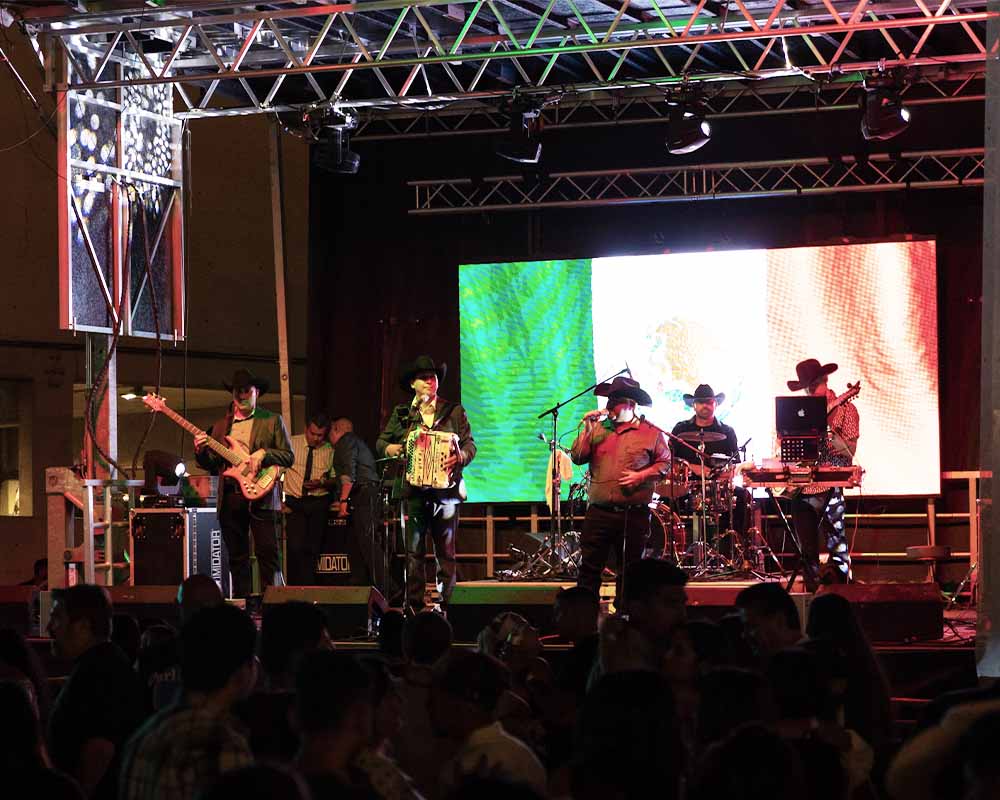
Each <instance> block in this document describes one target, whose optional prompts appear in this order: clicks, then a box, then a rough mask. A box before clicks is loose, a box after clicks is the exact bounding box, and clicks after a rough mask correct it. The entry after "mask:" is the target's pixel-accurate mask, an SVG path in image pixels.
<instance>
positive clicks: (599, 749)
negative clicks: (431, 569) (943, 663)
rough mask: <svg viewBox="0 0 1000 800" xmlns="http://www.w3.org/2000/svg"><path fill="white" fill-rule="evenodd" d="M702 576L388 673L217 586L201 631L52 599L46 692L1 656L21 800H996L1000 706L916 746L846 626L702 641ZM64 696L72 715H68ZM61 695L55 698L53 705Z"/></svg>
mask: <svg viewBox="0 0 1000 800" xmlns="http://www.w3.org/2000/svg"><path fill="white" fill-rule="evenodd" d="M685 583H686V575H685V574H684V573H683V572H682V571H681V570H679V569H677V568H676V567H674V566H672V565H670V564H668V563H666V562H661V561H655V560H647V561H641V562H639V563H636V564H634V565H632V566H631V567H629V569H628V570H627V572H626V575H625V581H624V584H625V586H627V597H628V601H627V605H626V607H624V608H622V609H619V613H618V614H617V615H616V616H607V617H604V618H603V619H602V614H601V608H600V605H599V603H598V599H597V598H596V597H595V596H594V595H593V594H591V593H590V592H588V591H586V590H583V589H580V588H572V589H564V590H563V591H561V592H560V593H559V594H558V596H557V598H556V600H555V604H554V607H553V610H552V612H553V613H552V630H551V631H543V632H544V633H546V634H547V635H545V636H542V635H540V633H543V632H540V631H539V630H537V629H536V628H535V627H533V626H532V625H531V624H530V623H529V622H528V620H526V619H525V618H523V617H521V616H520V615H518V614H516V613H513V612H507V613H504V614H501V615H499V616H498V617H496V619H494V620H493V622H492V623H491V624H490V625H488V626H487V627H486V628H485V629H484V630H483V631H482V632H481V634H480V635H479V637H478V640H477V642H476V643H474V644H471V643H470V644H460V643H456V642H453V637H452V629H451V626H450V624H449V622H448V620H447V619H446V618H445V617H444V616H442V615H441V614H439V613H436V612H433V611H425V612H422V613H419V614H416V615H415V616H410V617H406V618H404V617H403V616H402V614H400V613H399V612H396V611H389V612H386V613H385V614H384V615H383V616H382V618H381V620H380V626H379V641H378V648H377V652H375V651H373V649H372V648H371V647H368V648H363V649H360V650H359V649H357V648H353V647H349V646H343V647H340V648H338V647H335V646H334V643H333V642H332V641H331V638H330V635H329V631H328V626H327V619H326V617H325V616H324V613H323V611H322V610H321V609H320V608H319V607H317V606H314V605H311V604H307V603H301V602H288V603H284V604H280V605H270V606H266V607H265V608H264V611H263V614H262V616H261V618H260V620H259V626H258V625H257V624H255V621H254V620H253V619H252V618H251V617H250V616H249V615H247V614H246V613H245V612H244V611H243V610H241V609H240V608H237V607H236V606H233V605H230V604H227V603H225V602H224V601H223V598H222V596H221V594H220V592H219V590H218V588H217V587H216V585H215V584H214V583H213V582H212V581H211V580H209V579H207V578H204V577H200V576H196V577H192V578H190V579H188V581H185V583H184V584H183V585H182V586H181V588H180V591H179V594H178V603H179V606H180V608H179V617H180V620H181V624H180V626H179V629H178V628H175V627H173V626H171V625H169V624H167V623H165V622H163V621H161V620H136V619H134V618H132V617H129V616H127V615H124V614H121V613H115V611H114V609H113V608H112V605H111V601H110V599H109V596H108V594H107V593H106V592H105V591H104V590H103V589H102V588H100V587H97V586H90V585H78V586H74V587H72V588H69V589H62V590H56V591H55V592H54V595H53V605H52V610H51V615H50V621H49V624H48V633H49V635H50V636H51V641H52V649H53V655H54V657H55V658H57V659H59V662H54V663H63V664H67V665H69V675H68V677H67V678H65V680H63V681H55V680H52V681H50V680H49V679H48V678H47V677H46V675H45V674H44V671H43V669H42V667H41V662H40V660H39V658H38V657H37V655H36V653H35V651H34V650H32V648H31V647H29V646H28V645H27V644H26V642H25V640H24V639H23V638H22V637H20V636H19V635H18V634H16V633H14V632H12V631H10V630H0V720H2V722H0V763H2V764H3V766H4V770H5V773H6V775H7V779H6V780H5V784H4V785H5V788H6V789H7V790H8V791H5V792H4V796H5V797H10V798H20V797H31V798H38V797H43V798H56V800H60V799H61V798H101V799H103V798H120V800H152V799H153V798H157V800H188V799H192V800H193V798H204V799H205V800H230V798H232V799H233V800H256V798H288V799H289V800H300V799H301V800H306V799H307V798H313V799H314V800H325V799H326V798H331V800H332V799H334V798H345V799H347V798H370V799H371V800H418V798H427V799H428V800H438V799H439V798H440V799H441V800H445V799H447V800H452V799H454V800H465V799H466V798H468V799H469V800H493V798H501V797H502V798H504V800H520V799H521V798H524V800H529V799H535V798H572V799H573V800H618V799H619V798H620V799H621V800H627V799H630V798H640V797H642V798H646V797H649V798H662V800H675V799H677V800H681V799H685V800H686V799H688V798H689V799H690V800H716V799H718V800H723V799H724V800H756V798H760V799H761V800H764V799H765V798H766V800H786V798H787V800H792V799H793V798H794V800H803V799H811V798H815V799H816V800H867V799H868V798H882V797H886V798H892V800H914V799H915V798H917V799H919V798H956V800H980V799H981V798H992V797H1000V759H997V758H996V757H995V754H994V750H993V747H994V746H995V742H996V741H997V737H1000V691H997V690H996V689H994V688H993V687H986V688H982V689H977V690H972V691H966V692H962V693H956V694H955V695H951V696H945V697H942V698H939V699H938V700H937V701H935V702H934V703H932V704H931V705H929V706H928V707H927V709H926V713H925V716H924V719H923V720H922V721H921V722H920V723H919V725H918V727H917V730H916V731H915V732H913V731H909V732H908V733H909V734H910V735H909V736H908V737H901V736H900V728H899V726H898V725H895V724H894V720H893V718H892V707H891V705H890V695H889V689H888V685H887V682H886V679H885V676H884V674H883V671H882V669H881V667H880V664H879V661H878V658H877V655H876V653H875V652H874V650H873V649H872V647H871V646H870V644H869V642H868V641H867V639H866V638H865V635H864V633H863V631H862V630H861V628H860V626H859V624H858V622H857V619H856V618H855V616H854V612H853V610H852V608H851V606H850V605H849V604H848V603H847V601H846V600H844V599H843V598H842V597H841V596H839V595H836V594H832V593H831V594H820V595H818V596H816V597H815V598H814V599H813V601H812V604H811V606H810V608H809V613H808V619H807V620H802V619H800V617H799V613H798V611H797V608H796V605H795V603H794V602H793V600H792V598H791V597H790V596H789V595H788V594H786V593H785V592H784V591H783V590H782V589H781V587H780V586H778V585H776V584H768V583H760V584H757V585H754V586H751V587H749V588H747V589H745V590H743V591H742V592H741V593H740V594H739V596H738V598H737V603H736V605H737V613H733V614H730V615H728V616H727V617H725V618H724V619H722V620H721V621H719V622H707V621H701V620H688V618H687V614H686V594H685ZM50 687H52V689H53V691H50ZM56 690H57V691H56Z"/></svg>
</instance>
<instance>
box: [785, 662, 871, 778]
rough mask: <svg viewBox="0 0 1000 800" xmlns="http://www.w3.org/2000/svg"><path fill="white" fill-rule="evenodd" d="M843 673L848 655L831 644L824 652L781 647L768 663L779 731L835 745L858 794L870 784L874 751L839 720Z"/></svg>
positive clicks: (786, 737) (835, 749)
mask: <svg viewBox="0 0 1000 800" xmlns="http://www.w3.org/2000/svg"><path fill="white" fill-rule="evenodd" d="M844 674H846V665H845V663H844V658H843V656H842V655H841V654H840V653H838V652H837V651H836V650H835V649H833V648H832V647H828V646H827V647H824V648H823V650H822V652H821V653H820V652H818V651H817V650H809V649H806V647H805V646H802V647H792V648H788V649H786V650H781V651H779V652H777V653H775V654H774V655H773V656H772V657H771V659H770V660H769V661H768V665H767V678H768V682H769V683H770V685H771V694H772V696H773V697H774V701H775V708H776V711H777V722H776V723H775V726H774V727H775V730H777V732H778V733H779V734H780V735H781V736H782V737H784V738H785V739H788V740H792V741H797V740H799V739H802V738H804V737H813V738H816V739H819V740H820V741H823V742H825V743H827V744H829V745H831V746H832V747H833V748H834V752H835V753H836V754H837V756H838V761H839V763H840V765H841V766H842V767H843V769H844V770H845V772H846V773H847V780H848V784H849V787H850V791H852V792H853V791H855V790H856V789H858V788H859V787H861V786H863V785H865V784H867V783H868V781H869V779H870V776H871V771H872V767H873V766H874V762H875V754H874V751H873V750H872V748H871V746H870V745H869V744H868V742H866V741H865V740H864V739H863V738H862V737H861V736H860V735H859V734H858V733H857V732H856V731H853V730H851V729H849V728H845V727H844V726H843V725H842V724H841V723H840V716H841V713H840V712H841V708H842V707H841V704H840V703H841V699H842V698H841V697H839V696H838V695H837V689H836V687H837V685H838V683H843V681H842V680H840V679H841V678H842V677H843V675H844Z"/></svg>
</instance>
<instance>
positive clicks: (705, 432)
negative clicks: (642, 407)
mask: <svg viewBox="0 0 1000 800" xmlns="http://www.w3.org/2000/svg"><path fill="white" fill-rule="evenodd" d="M725 400H726V396H725V395H724V394H722V393H721V392H720V393H719V394H716V393H715V392H714V391H712V387H711V386H709V385H708V384H707V383H703V384H701V385H700V386H699V387H698V388H697V389H695V390H694V394H686V395H684V404H685V405H686V406H688V407H691V406H693V407H694V416H693V417H691V418H690V419H684V420H681V421H680V422H678V423H677V424H676V425H674V429H673V431H672V433H673V434H674V436H677V437H680V438H682V439H684V440H686V441H692V439H693V437H692V436H691V434H696V435H697V436H698V437H704V439H703V440H702V441H701V442H699V441H697V439H694V440H693V441H694V443H693V445H692V446H690V447H689V446H688V445H684V444H681V443H680V442H678V441H677V440H676V439H671V440H670V450H671V451H672V452H673V454H674V458H680V459H683V460H684V461H687V462H688V463H689V464H690V465H691V472H692V473H694V474H695V475H701V459H699V458H698V452H697V451H698V450H700V449H701V447H700V445H701V444H704V447H705V449H704V455H705V459H706V467H707V469H708V470H709V471H710V472H711V471H712V469H713V462H714V463H715V465H716V466H718V464H719V462H722V463H723V464H724V463H725V461H726V460H727V459H729V458H731V457H733V456H735V455H736V453H737V449H738V448H739V445H738V443H737V441H736V431H734V430H733V429H732V428H731V427H730V426H729V425H726V424H725V423H724V422H720V421H719V420H718V419H717V418H716V416H715V409H716V407H717V406H719V405H721V404H722V403H723V402H725ZM712 434H714V435H712ZM711 456H716V458H710V457H711ZM718 456H724V457H725V458H721V459H720V458H718Z"/></svg>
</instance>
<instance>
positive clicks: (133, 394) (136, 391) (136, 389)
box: [120, 384, 146, 400]
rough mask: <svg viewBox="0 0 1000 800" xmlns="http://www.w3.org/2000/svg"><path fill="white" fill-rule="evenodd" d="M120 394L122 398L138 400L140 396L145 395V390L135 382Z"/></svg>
mask: <svg viewBox="0 0 1000 800" xmlns="http://www.w3.org/2000/svg"><path fill="white" fill-rule="evenodd" d="M120 396H121V399H122V400H138V399H139V398H140V397H145V396H146V390H145V389H144V388H143V387H142V386H140V385H139V384H136V385H135V386H133V387H132V388H131V389H129V390H128V391H127V392H123V393H122V394H121V395H120Z"/></svg>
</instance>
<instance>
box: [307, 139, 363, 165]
mask: <svg viewBox="0 0 1000 800" xmlns="http://www.w3.org/2000/svg"><path fill="white" fill-rule="evenodd" d="M313 165H314V166H315V167H316V168H317V169H320V170H323V171H324V172H332V173H334V174H336V175H356V174H357V172H358V167H360V166H361V156H359V155H358V154H357V153H355V152H354V151H353V150H351V134H350V133H349V132H348V131H347V130H344V129H340V128H336V129H334V130H331V131H328V132H326V133H325V135H324V136H323V141H321V142H320V143H319V144H317V145H316V150H315V152H314V154H313Z"/></svg>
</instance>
